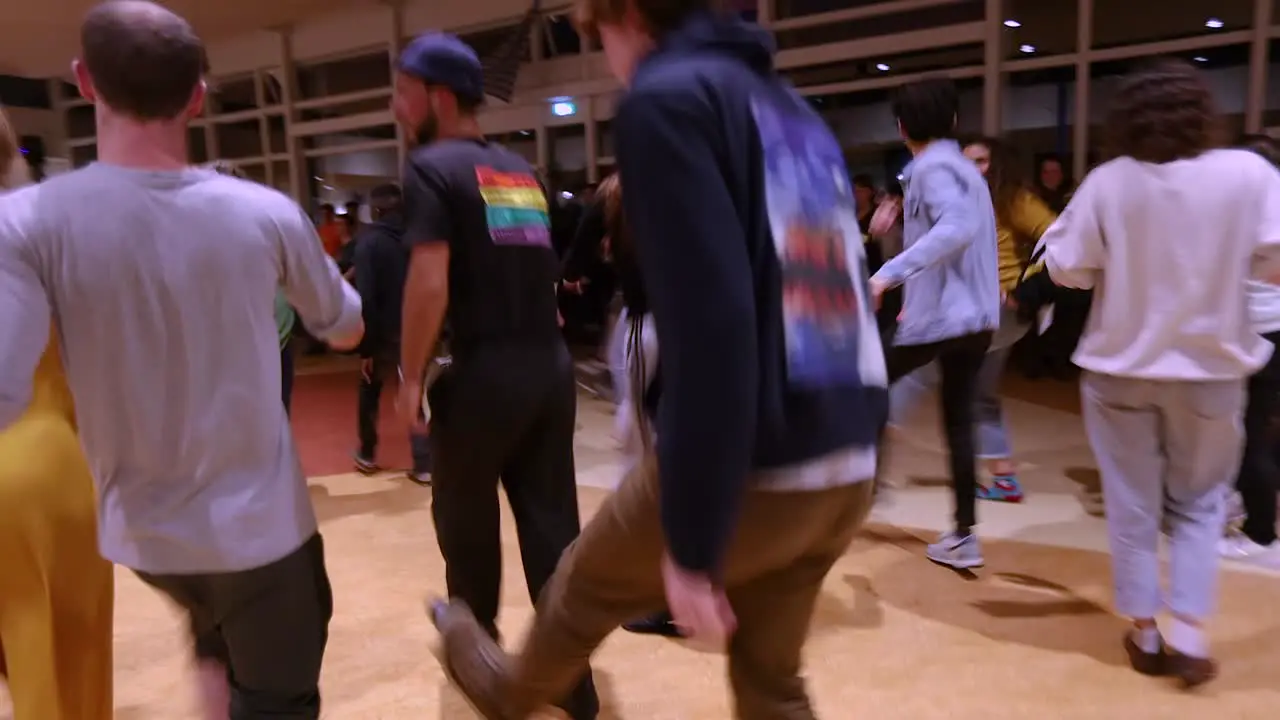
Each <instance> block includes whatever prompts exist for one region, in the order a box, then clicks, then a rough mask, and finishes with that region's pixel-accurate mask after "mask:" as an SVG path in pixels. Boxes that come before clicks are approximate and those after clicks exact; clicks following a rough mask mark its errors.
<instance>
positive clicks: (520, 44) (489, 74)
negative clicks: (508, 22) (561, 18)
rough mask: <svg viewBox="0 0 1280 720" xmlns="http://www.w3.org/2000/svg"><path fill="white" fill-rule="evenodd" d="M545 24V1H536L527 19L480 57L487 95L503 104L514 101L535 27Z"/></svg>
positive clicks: (526, 14) (531, 6)
mask: <svg viewBox="0 0 1280 720" xmlns="http://www.w3.org/2000/svg"><path fill="white" fill-rule="evenodd" d="M540 22H542V0H533V1H532V3H531V4H530V6H529V12H527V13H525V16H524V20H522V21H521V22H520V24H519V25H517V26H516V27H514V28H512V30H511V35H510V36H509V37H508V38H507V39H506V40H505V41H503V43H502V44H501V45H499V46H498V47H497V49H496V50H494V51H493V52H491V53H489V54H487V55H486V56H485V57H482V58H480V61H481V64H482V65H483V66H484V92H485V94H486V95H489V96H490V97H493V98H496V99H498V100H501V101H503V102H511V98H512V96H514V95H515V92H516V78H517V77H519V75H520V65H521V64H522V63H523V62H524V58H525V56H526V55H528V53H529V44H530V42H531V40H532V34H533V28H534V26H535V25H536V24H538V23H540Z"/></svg>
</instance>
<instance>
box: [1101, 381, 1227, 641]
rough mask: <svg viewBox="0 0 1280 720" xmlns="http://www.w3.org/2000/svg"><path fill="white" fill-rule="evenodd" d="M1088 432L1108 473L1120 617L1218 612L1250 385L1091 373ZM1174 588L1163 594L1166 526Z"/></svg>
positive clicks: (1103, 471)
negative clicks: (1221, 550)
mask: <svg viewBox="0 0 1280 720" xmlns="http://www.w3.org/2000/svg"><path fill="white" fill-rule="evenodd" d="M1080 394H1081V400H1082V406H1083V412H1084V425H1085V432H1086V433H1087V434H1088V436H1089V444H1090V445H1091V446H1092V447H1093V454H1094V456H1095V457H1096V459H1097V462H1098V469H1099V471H1100V472H1101V474H1102V489H1103V495H1104V497H1105V501H1106V513H1107V533H1108V536H1109V538H1110V542H1111V566H1112V571H1113V573H1114V582H1115V595H1116V597H1115V602H1116V610H1117V612H1119V613H1120V614H1122V615H1125V616H1127V617H1131V618H1138V619H1146V618H1154V617H1156V615H1158V614H1159V613H1160V610H1161V608H1162V606H1166V605H1167V607H1168V609H1169V610H1170V611H1171V612H1173V613H1174V614H1176V615H1180V616H1183V617H1186V618H1189V619H1201V618H1207V617H1209V616H1210V615H1212V614H1213V611H1214V606H1215V602H1216V597H1217V588H1218V584H1217V579H1218V552H1217V544H1218V540H1219V538H1221V537H1222V523H1223V513H1224V504H1225V502H1224V501H1225V498H1226V496H1227V493H1228V491H1229V489H1230V486H1231V482H1232V481H1233V479H1234V477H1235V472H1236V469H1237V468H1238V467H1239V466H1240V453H1241V449H1242V445H1243V438H1244V435H1243V430H1242V426H1241V415H1242V413H1243V412H1244V381H1243V380H1231V381H1213V382H1178V381H1153V380H1138V379H1132V378H1121V377H1116V376H1112V375H1100V374H1097V373H1086V374H1085V376H1084V377H1083V379H1082V380H1081V384H1080ZM1162 519H1167V521H1168V529H1169V590H1168V592H1167V594H1163V593H1161V589H1160V562H1159V557H1158V551H1159V545H1160V528H1161V521H1162Z"/></svg>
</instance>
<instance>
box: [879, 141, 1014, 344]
mask: <svg viewBox="0 0 1280 720" xmlns="http://www.w3.org/2000/svg"><path fill="white" fill-rule="evenodd" d="M902 186H903V190H904V198H903V249H902V252H901V253H899V254H898V255H897V256H896V257H894V258H893V259H892V260H889V261H888V262H886V263H885V264H884V266H883V267H881V268H880V270H879V271H878V272H876V274H875V279H876V280H879V281H881V282H884V283H885V284H886V285H888V286H889V287H893V286H896V285H905V289H904V292H903V305H902V319H901V321H900V322H899V323H898V333H897V336H896V337H895V339H894V342H895V343H896V344H898V345H925V344H929V343H934V342H938V341H940V340H948V339H950V338H956V337H962V336H964V335H971V334H973V333H978V332H983V331H990V330H995V329H996V328H998V327H999V326H1000V276H999V269H998V267H997V262H996V244H997V238H996V216H995V210H994V209H993V207H992V205H991V191H990V190H989V189H988V188H987V182H986V180H984V179H983V177H982V174H981V173H980V172H978V168H977V166H976V165H974V164H973V162H972V161H971V160H969V159H968V158H966V157H965V156H964V153H962V152H961V151H960V145H959V144H958V143H957V142H956V141H954V140H937V141H935V142H933V143H932V144H930V145H929V146H927V147H926V148H924V150H922V151H921V152H920V153H919V154H918V155H917V156H916V157H915V158H914V159H913V160H912V161H911V163H910V164H909V165H907V167H906V169H905V170H903V173H902Z"/></svg>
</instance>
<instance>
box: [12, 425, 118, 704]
mask: <svg viewBox="0 0 1280 720" xmlns="http://www.w3.org/2000/svg"><path fill="white" fill-rule="evenodd" d="M72 422H73V421H72V420H71V419H70V418H69V417H65V416H64V415H63V414H61V413H59V412H57V411H46V412H41V411H40V409H39V408H33V410H32V412H29V413H28V414H27V416H26V417H24V418H23V419H21V420H19V421H18V422H17V423H15V424H14V425H13V426H11V427H10V428H8V429H7V430H5V431H3V432H0V673H3V674H4V675H5V676H7V680H8V686H9V694H10V695H11V696H12V698H13V706H14V719H15V720H110V719H111V717H112V695H111V683H112V668H111V643H112V636H111V635H112V603H113V592H114V588H113V574H112V567H111V564H110V563H108V562H107V561H105V560H103V559H102V557H101V556H100V555H99V554H98V541H97V522H96V514H95V498H94V490H93V482H92V479H91V478H90V475H89V469H88V467H87V465H86V464H85V460H84V457H83V455H82V453H81V450H80V443H79V441H78V439H77V437H76V433H75V429H74V427H73V425H72Z"/></svg>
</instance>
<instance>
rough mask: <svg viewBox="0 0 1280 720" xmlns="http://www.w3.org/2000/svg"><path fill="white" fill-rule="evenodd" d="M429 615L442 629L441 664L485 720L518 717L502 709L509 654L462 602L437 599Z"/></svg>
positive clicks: (505, 719)
mask: <svg viewBox="0 0 1280 720" xmlns="http://www.w3.org/2000/svg"><path fill="white" fill-rule="evenodd" d="M427 612H428V614H429V615H430V616H431V621H432V622H433V623H435V626H436V629H437V630H439V631H440V638H441V640H442V647H441V652H440V664H441V665H443V666H444V671H445V673H446V674H448V676H449V679H450V680H451V681H452V682H453V684H454V685H455V686H457V688H458V690H459V691H461V692H462V694H463V696H465V697H466V698H467V700H468V701H469V702H470V703H471V705H472V706H474V707H475V709H476V712H479V713H480V715H481V716H482V717H484V718H485V720H515V719H514V718H513V717H512V716H511V715H509V714H508V713H506V712H505V711H504V710H503V705H504V702H505V697H504V692H503V688H504V686H505V684H506V681H507V664H508V658H507V654H506V653H505V652H503V651H502V648H500V647H498V644H497V643H496V642H494V640H493V637H491V636H490V635H489V633H488V632H486V631H485V629H484V628H483V627H481V625H480V623H479V622H478V621H477V620H476V617H475V615H473V614H472V613H471V609H470V608H468V607H467V606H466V604H465V603H463V602H461V601H454V602H447V601H444V600H434V601H432V602H430V603H429V604H428V608H427Z"/></svg>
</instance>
